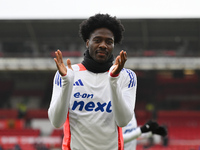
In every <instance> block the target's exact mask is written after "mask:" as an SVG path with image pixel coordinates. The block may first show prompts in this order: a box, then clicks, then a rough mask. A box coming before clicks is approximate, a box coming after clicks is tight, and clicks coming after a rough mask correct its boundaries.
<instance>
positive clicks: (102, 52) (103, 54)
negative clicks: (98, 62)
mask: <svg viewBox="0 0 200 150" xmlns="http://www.w3.org/2000/svg"><path fill="white" fill-rule="evenodd" d="M96 53H97V55H100V56H105V55H108V52H106V51H102V50H97V52H96Z"/></svg>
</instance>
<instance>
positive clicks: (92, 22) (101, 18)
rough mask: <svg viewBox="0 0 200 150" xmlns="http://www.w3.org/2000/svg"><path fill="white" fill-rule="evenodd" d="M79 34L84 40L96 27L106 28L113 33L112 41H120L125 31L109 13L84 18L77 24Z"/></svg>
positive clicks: (118, 21)
mask: <svg viewBox="0 0 200 150" xmlns="http://www.w3.org/2000/svg"><path fill="white" fill-rule="evenodd" d="M79 27H80V28H79V35H80V37H81V38H82V39H83V40H84V42H86V41H87V39H89V38H90V34H91V33H92V32H93V31H94V30H95V29H98V28H107V29H109V30H110V31H112V33H113V34H114V43H115V44H116V43H121V41H122V38H123V32H124V31H125V29H124V26H123V25H122V24H121V21H120V20H118V19H116V17H111V16H110V15H109V14H96V15H94V16H91V17H90V18H88V19H87V20H84V21H83V22H82V23H81V24H80V26H79Z"/></svg>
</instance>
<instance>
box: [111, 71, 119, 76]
mask: <svg viewBox="0 0 200 150" xmlns="http://www.w3.org/2000/svg"><path fill="white" fill-rule="evenodd" d="M110 76H111V77H117V76H119V73H118V74H113V73H112V72H110Z"/></svg>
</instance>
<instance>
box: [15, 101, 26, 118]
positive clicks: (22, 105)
mask: <svg viewBox="0 0 200 150" xmlns="http://www.w3.org/2000/svg"><path fill="white" fill-rule="evenodd" d="M17 109H18V118H19V119H22V118H24V117H25V115H26V112H27V107H26V104H25V102H20V103H18V105H17Z"/></svg>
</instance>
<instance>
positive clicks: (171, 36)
mask: <svg viewBox="0 0 200 150" xmlns="http://www.w3.org/2000/svg"><path fill="white" fill-rule="evenodd" d="M81 21H82V19H63V20H62V19H51V20H47V19H46V20H0V85H1V86H0V95H1V100H0V145H1V146H2V147H3V148H4V149H11V148H13V147H14V146H15V145H16V144H18V145H19V146H20V147H21V148H22V150H35V149H42V148H44V147H43V146H44V145H45V146H46V147H47V148H49V149H59V147H60V144H61V137H62V130H59V129H54V128H53V127H52V126H51V125H50V124H49V121H48V118H47V109H48V106H49V104H50V99H51V91H52V82H53V76H54V74H55V72H56V66H55V64H54V60H53V57H54V52H55V50H57V49H60V50H61V51H62V52H63V56H64V60H66V59H67V58H70V59H71V60H72V63H79V62H81V61H82V57H83V52H84V51H85V44H84V43H83V42H82V40H81V39H80V38H79V34H78V29H79V23H80V22H81ZM121 21H122V23H123V24H124V26H125V29H126V31H125V33H124V39H123V42H122V44H120V45H117V46H116V48H115V51H114V55H115V56H116V55H117V54H118V53H119V51H120V50H121V49H123V50H126V51H127V53H128V61H127V63H126V67H127V68H130V69H132V70H134V71H135V72H136V74H137V77H138V89H137V102H136V108H135V112H136V117H137V120H138V124H139V125H141V124H143V123H145V122H146V121H147V120H149V119H151V118H153V119H156V120H157V121H158V122H159V123H160V124H163V125H166V127H167V128H168V131H169V134H168V139H165V140H164V141H165V142H164V143H163V140H162V141H159V142H156V141H155V143H154V145H153V146H151V147H150V148H148V149H149V150H158V149H159V150H162V149H163V150H172V149H173V150H192V149H194V150H197V149H199V147H200V144H199V143H200V128H199V125H200V120H199V118H200V111H199V110H200V107H199V106H200V59H199V57H200V42H199V41H200V19H121ZM19 110H21V111H22V112H23V110H26V112H25V114H24V115H23V114H22V115H20V116H19ZM166 141H168V142H166ZM166 143H167V144H166ZM146 144H148V141H143V142H139V143H138V150H140V149H143V146H145V145H146ZM164 145H165V146H164ZM166 145H167V146H166Z"/></svg>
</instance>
